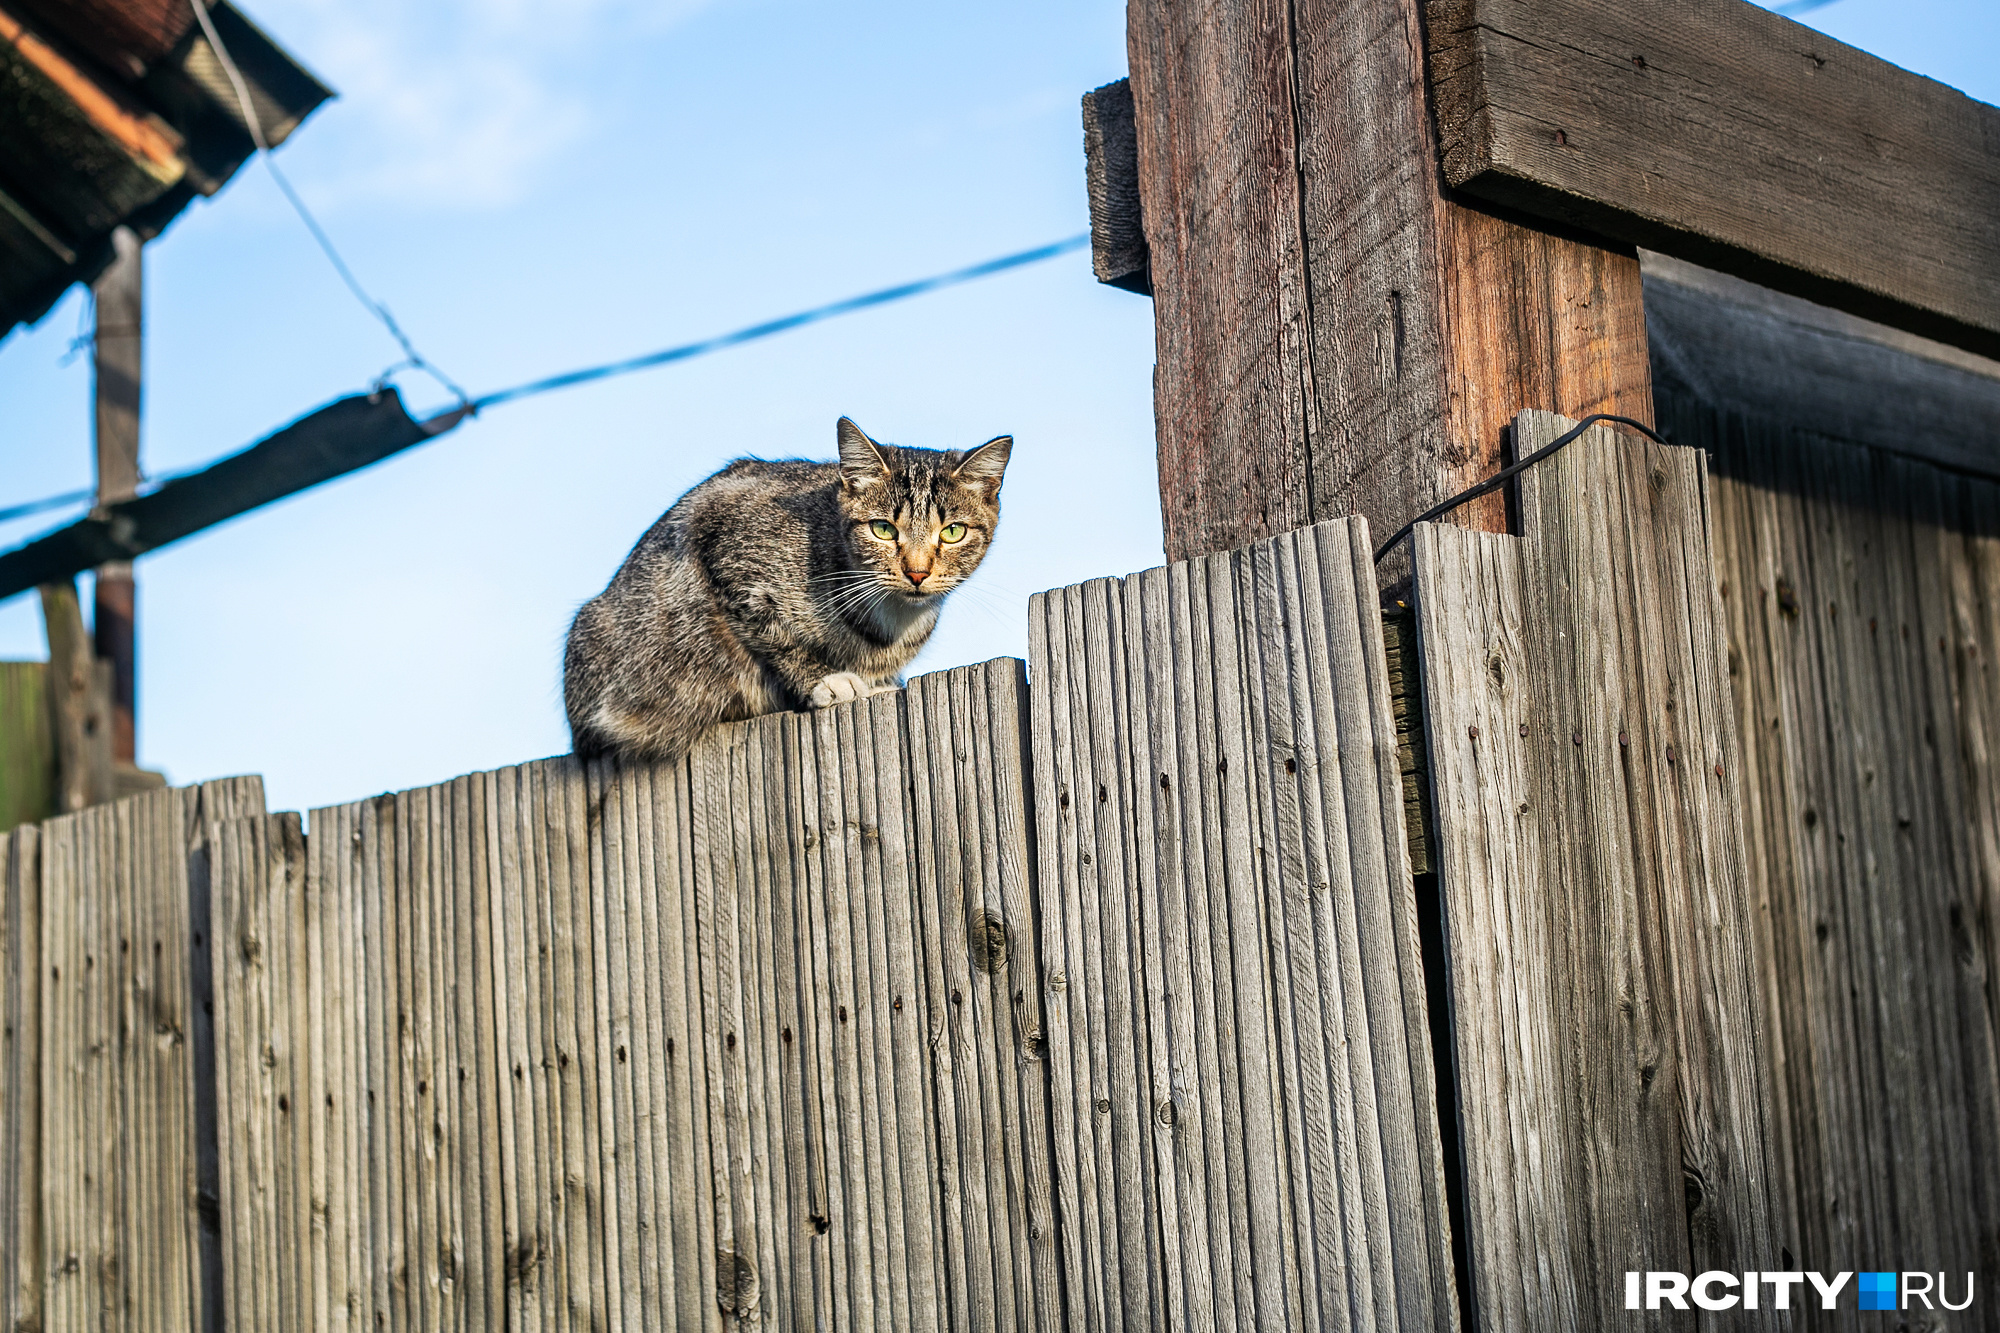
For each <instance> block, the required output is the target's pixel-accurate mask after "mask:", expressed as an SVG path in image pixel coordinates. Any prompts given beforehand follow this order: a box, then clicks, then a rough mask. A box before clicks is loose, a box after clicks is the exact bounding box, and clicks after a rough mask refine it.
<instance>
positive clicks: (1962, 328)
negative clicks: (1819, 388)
mask: <svg viewBox="0 0 2000 1333" xmlns="http://www.w3.org/2000/svg"><path fill="white" fill-rule="evenodd" d="M1429 11H1430V15H1429V17H1430V22H1429V24H1428V26H1427V35H1428V38H1429V42H1430V70H1431V80H1432V89H1433V92H1434V101H1435V105H1436V107H1437V117H1438V131H1439V150H1440V155H1441V160H1442V162H1443V167H1444V174H1445V177H1446V179H1447V180H1449V181H1450V182H1451V183H1452V184H1453V185H1456V186H1461V187H1463V188H1464V189H1466V190H1467V191H1469V192H1471V193H1474V194H1477V195H1480V196H1481V197H1483V198H1486V199H1490V200H1492V201H1494V202H1496V203H1500V204H1504V205H1507V206H1509V207H1515V208H1521V209H1525V210H1528V211H1530V212H1532V213H1535V214H1538V215H1540V216H1543V217H1546V218H1549V219H1551V220H1553V221H1556V222H1559V223H1569V224H1575V225H1578V226H1582V227H1585V228H1587V229H1589V230H1591V231H1593V232H1596V233H1598V234H1600V235H1604V236H1610V237H1615V238H1617V239H1619V240H1622V241H1627V242H1631V243H1636V244H1639V245H1645V246H1650V247H1652V248H1653V249H1656V250H1663V251H1666V252H1667V253H1669V254H1676V255H1679V256H1680V257H1682V258H1685V259H1689V260H1693V261H1694V262H1696V263H1699V264H1705V265H1708V266H1709V267H1711V268H1719V269H1724V270H1726V271H1729V272H1733V273H1736V274H1738V275H1740V276H1742V277H1746V278H1750V279H1752V280H1753V281H1756V282H1760V283H1763V284H1764V285H1766V286H1770V287H1776V288H1779V289H1780V290H1784V291H1790V292H1793V293H1795V294H1797V295H1800V296H1805V297H1809V298H1811V299H1813V300H1815V301H1819V302H1821V303H1823V304H1827V305H1833V306H1838V307H1840V308H1842V309H1845V310H1850V311H1852V312H1853V313H1855V314H1858V315H1864V316H1867V317H1868V318H1870V319H1879V320H1882V321H1883V322H1885V323H1889V324H1894V325H1896V326H1897V327H1899V328H1904V329H1908V330H1909V331H1911V332H1913V333H1918V334H1922V335H1924V336H1926V337H1930V338H1936V339H1939V340H1940V341H1943V342H1948V343H1953V344H1955V345H1957V346H1961V347H1965V348H1968V349H1970V350H1972V351H1975V352H1980V353H1983V354H1984V355H1988V356H1992V355H1996V354H2000V228H1996V226H1995V223H1994V218H1995V217H1996V216H2000V160H1996V157H1995V154H1994V144H1995V143H2000V110H1996V109H1995V108H1993V107H1990V106H1987V105H1985V104H1983V103H1980V102H1975V101H1973V100H1972V99H1971V98H1969V97H1966V96H1965V95H1964V94H1963V93H1960V92H1958V91H1956V90H1955V89H1952V88H1948V87H1946V86H1945V85H1943V84H1941V83H1937V82H1934V81H1933V80H1930V79H1926V78H1924V77H1922V76H1920V75H1917V74H1912V73H1910V72H1908V71H1907V70H1902V69H1898V68H1896V67H1895V66H1894V65H1891V64H1889V63H1888V62H1887V61H1884V60H1880V59H1877V58H1876V57H1874V56H1871V55H1868V54H1867V53H1866V52H1863V51H1858V50H1856V49H1855V48H1853V47H1851V46H1847V45H1844V44H1843V43H1840V42H1836V41H1834V40H1833V39H1832V38H1829V37H1826V36H1824V35H1823V34H1821V33H1818V32H1814V31H1812V30H1811V29H1808V28H1805V27H1802V26H1800V25H1799V24H1797V23H1794V22H1792V21H1791V20H1789V19H1785V18H1783V17H1780V16H1779V15H1777V14H1773V13H1771V12H1769V11H1768V10H1765V9H1762V8H1759V7H1757V6H1755V5H1751V4H1747V3H1744V2H1743V0H1685V3H1681V4H1676V5H1672V6H1662V5H1657V4H1649V3H1645V2H1644V0H1622V2H1620V3H1601V2H1594V3H1585V2H1584V0H1565V2H1564V3H1557V4H1530V3H1526V2H1525V0H1431V3H1430V4H1429Z"/></svg>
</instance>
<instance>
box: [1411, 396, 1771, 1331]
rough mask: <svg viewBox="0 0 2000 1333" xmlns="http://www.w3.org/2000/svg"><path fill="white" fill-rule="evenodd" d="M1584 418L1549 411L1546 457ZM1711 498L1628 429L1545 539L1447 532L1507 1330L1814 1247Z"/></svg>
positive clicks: (1452, 958) (1685, 460)
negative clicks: (1753, 894) (1782, 1096)
mask: <svg viewBox="0 0 2000 1333" xmlns="http://www.w3.org/2000/svg"><path fill="white" fill-rule="evenodd" d="M1569 424H1571V423H1569V422H1567V421H1565V420H1564V419H1563V418H1560V417H1555V416H1553V415H1551V414H1548V413H1524V414H1522V416H1521V417H1520V418H1519V420H1518V421H1517V424H1516V427H1515V429H1516V437H1517V440H1518V441H1519V444H1518V447H1519V448H1520V450H1521V451H1522V452H1523V453H1524V454H1525V453H1526V452H1528V451H1530V450H1532V449H1535V448H1537V447H1539V446H1541V445H1542V444H1545V443H1547V442H1548V441H1549V440H1551V439H1553V438H1554V437H1555V435H1556V434H1557V433H1559V432H1560V431H1561V430H1563V429H1565V428H1567V426H1568V425H1569ZM1706 500H1707V496H1706V474H1705V471H1704V469H1703V468H1702V465H1701V461H1700V456H1699V455H1698V454H1696V453H1694V452H1693V451H1691V450H1684V449H1673V448H1667V447H1664V446H1658V445H1653V444H1648V443H1645V442H1643V441H1637V440H1635V439H1632V438H1628V437H1623V436H1618V435H1614V434H1613V433H1612V432H1611V431H1609V430H1608V429H1606V428H1604V427H1598V428H1596V429H1595V430H1593V431H1592V432H1590V433H1588V434H1586V435H1584V436H1583V437H1582V438H1581V439H1579V440H1578V441H1577V442H1576V443H1575V444H1573V445H1571V446H1570V447H1569V448H1568V449H1567V450H1566V451H1565V452H1563V453H1562V454H1560V455H1558V456H1556V457H1555V458H1554V459H1552V460H1550V461H1549V462H1546V463H1544V464H1542V465H1541V466H1540V467H1539V468H1537V469H1534V470H1531V471H1530V472H1528V473H1525V474H1523V476H1522V479H1521V482H1520V513H1521V522H1522V528H1523V533H1524V536H1523V537H1522V538H1520V539H1516V538H1510V537H1499V536H1488V535H1480V534H1473V533H1468V532H1464V531H1462V530H1459V529H1455V528H1444V527H1436V526H1430V525H1425V526H1421V527H1419V529H1418V531H1417V537H1416V542H1417V545H1416V569H1417V574H1416V599H1417V617H1418V625H1419V632H1420V639H1421V644H1422V652H1423V675H1424V696H1425V707H1426V713H1427V718H1428V725H1429V732H1430V758H1431V765H1432V772H1433V774H1434V776H1435V784H1436V785H1435V790H1436V800H1437V828H1438V858H1437V861H1438V865H1439V867H1440V874H1441V882H1442V889H1443V901H1444V937H1445V942H1446V953H1447V962H1448V965H1449V968H1450V976H1451V985H1452V1006H1453V1022H1454V1029H1455V1031H1454V1042H1455V1048H1456V1063H1457V1069H1458V1077H1459V1080H1460V1087H1459V1099H1458V1102H1459V1106H1460V1114H1461V1122H1462V1137H1463V1145H1464V1158H1465V1179H1466V1197H1467V1212H1468V1221H1469V1232H1470V1250H1471V1263H1472V1274H1473V1288H1474V1293H1473V1294H1474V1299H1475V1302H1476V1305H1477V1308H1478V1309H1479V1311H1480V1314H1481V1318H1482V1319H1483V1320H1485V1321H1488V1322H1490V1323H1492V1324H1493V1325H1494V1326H1496V1327H1516V1326H1518V1327H1569V1326H1583V1327H1590V1326H1598V1325H1608V1324H1610V1323H1612V1322H1614V1321H1615V1320H1617V1319H1618V1318H1621V1317H1622V1315H1621V1314H1620V1313H1619V1311H1620V1310H1621V1309H1622V1306H1623V1274H1624V1272H1625V1271H1627V1270H1632V1269H1638V1270H1649V1269H1658V1270H1669V1271H1677V1272H1688V1273H1695V1272H1700V1271H1705V1270H1709V1269H1722V1270H1725V1271H1737V1272H1741V1271H1743V1270H1745V1269H1751V1268H1756V1267H1760V1266H1768V1265H1769V1264H1770V1263H1772V1262H1773V1261H1774V1260H1773V1256H1776V1255H1777V1254H1778V1252H1779V1247H1780V1244H1781V1242H1786V1241H1788V1240H1789V1239H1790V1238H1791V1236H1792V1234H1793V1228H1792V1225H1791V1221H1790V1218H1789V1216H1788V1215H1787V1214H1786V1212H1785V1208H1784V1200H1783V1195H1782V1192H1781V1188H1782V1187H1781V1186H1780V1185H1779V1184H1778V1182H1777V1181H1776V1180H1775V1179H1774V1173H1775V1172H1776V1171H1778V1170H1779V1169H1781V1168H1780V1167H1779V1166H1778V1164H1777V1163H1776V1161H1775V1160H1774V1156H1773V1153H1772V1149H1771V1143H1770V1138H1769V1135H1770V1129H1769V1119H1770V1115H1769V1107H1768V1097H1769V1094H1768V1090H1767V1086H1766V1075H1765V1069H1764V1059H1765V1052H1764V1048H1763V1044H1762V1036H1761V1033H1760V1025H1759V1022H1758V1012H1759V1007H1758V994H1757V985H1758V982H1757V970H1756V960H1755V956H1754V953H1753V948H1752V940H1753V931H1754V923H1753V921H1752V917H1753V916H1754V913H1753V911H1752V907H1751V903H1750V899H1749V894H1748V887H1747V871H1746V868H1745V864H1744V854H1743V834H1742V826H1741V822H1740V816H1739V814H1738V812H1737V810H1736V807H1735V801H1734V796H1735V790H1736V787H1735V784H1736V778H1735V777H1733V776H1731V774H1732V773H1733V772H1735V771H1736V770H1737V769H1738V768H1739V766H1740V760H1739V757H1738V753H1737V745H1736V739H1735V727H1734V719H1733V718H1732V716H1731V714H1730V706H1729V700H1728V696H1727V693H1726V691H1727V689H1728V684H1727V676H1726V674H1725V673H1726V662H1725V645H1724V643H1723V640H1722V637H1721V630H1720V628H1719V624H1720V609H1719V607H1718V606H1717V604H1716V598H1715V593H1714V591H1713V589H1714V586H1715V580H1714V574H1713V564H1712V558H1711V554H1710V541H1709V528H1708V519H1707V511H1706ZM1607 1238H1609V1239H1611V1240H1613V1242H1614V1243H1613V1244H1611V1245H1610V1246H1605V1245H1603V1244H1602V1243H1601V1242H1602V1241H1604V1240H1605V1239H1607ZM1770 1317H1773V1318H1775V1317H1777V1316H1775V1315H1774V1316H1770Z"/></svg>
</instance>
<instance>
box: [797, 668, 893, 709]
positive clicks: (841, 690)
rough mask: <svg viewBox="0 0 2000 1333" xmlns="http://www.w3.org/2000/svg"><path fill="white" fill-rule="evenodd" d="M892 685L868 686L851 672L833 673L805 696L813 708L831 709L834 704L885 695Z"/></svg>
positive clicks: (821, 680)
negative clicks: (873, 695)
mask: <svg viewBox="0 0 2000 1333" xmlns="http://www.w3.org/2000/svg"><path fill="white" fill-rule="evenodd" d="M895 688H896V687H895V686H894V685H870V684H869V683H868V682H867V680H866V679H865V678H863V677H862V676H860V675H857V674H856V673H854V672H852V671H835V672H832V673H831V674H829V675H825V676H822V677H820V679H819V683H818V684H817V685H814V686H813V687H812V692H811V693H810V694H808V695H807V696H806V698H807V701H808V702H809V703H811V704H812V706H813V707H814V708H831V707H833V706H834V705H835V704H845V703H852V702H854V700H856V699H865V698H867V697H868V696H869V695H871V694H887V693H889V692H890V691H891V690H893V689H895Z"/></svg>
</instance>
